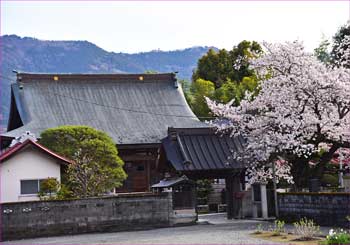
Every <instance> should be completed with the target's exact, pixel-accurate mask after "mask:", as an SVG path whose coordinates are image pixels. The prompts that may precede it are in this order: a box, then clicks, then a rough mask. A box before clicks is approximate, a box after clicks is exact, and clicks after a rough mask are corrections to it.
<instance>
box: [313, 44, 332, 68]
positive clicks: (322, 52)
mask: <svg viewBox="0 0 350 245" xmlns="http://www.w3.org/2000/svg"><path fill="white" fill-rule="evenodd" d="M329 46H330V43H329V41H328V40H327V39H324V40H322V41H321V43H320V45H319V46H318V47H317V48H315V50H314V51H315V55H316V57H317V58H318V59H319V60H320V61H322V62H323V63H325V64H329V63H330V59H331V57H330V54H329V52H328V48H329Z"/></svg>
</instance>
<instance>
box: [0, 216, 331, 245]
mask: <svg viewBox="0 0 350 245" xmlns="http://www.w3.org/2000/svg"><path fill="white" fill-rule="evenodd" d="M199 221H200V222H199V223H200V224H199V225H193V226H186V227H174V228H162V229H154V230H147V231H132V232H115V233H95V234H83V235H73V236H59V237H50V238H37V239H26V240H19V241H11V242H3V243H0V244H276V243H272V242H268V241H265V240H259V239H256V238H253V237H251V236H250V233H252V232H253V231H254V230H255V228H256V226H257V224H259V223H261V224H262V225H263V226H264V227H265V228H268V227H269V226H270V225H272V223H270V222H266V221H255V220H227V219H226V218H225V215H224V214H216V215H201V216H200V219H199ZM324 230H325V231H328V229H327V228H326V229H324Z"/></svg>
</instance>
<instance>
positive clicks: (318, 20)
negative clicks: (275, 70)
mask: <svg viewBox="0 0 350 245" xmlns="http://www.w3.org/2000/svg"><path fill="white" fill-rule="evenodd" d="M349 3H350V2H349V1H319V2H318V1H311V2H302V1H293V2H292V1H286V2H276V1H270V2H254V1H248V2H239V1H230V2H228V1H221V2H209V1H205V2H201V1H196V2H185V1H171V2H161V1H155V2H149V1H148V2H145V1H143V2H110V1H108V2H100V1H99V2H97V1H95V2H82V1H81V2H67V1H65V2H44V1H40V2H28V1H16V2H12V1H5V2H4V1H2V2H1V34H2V35H4V34H16V35H19V36H30V37H36V38H39V39H45V40H88V41H90V42H93V43H95V44H96V45H98V46H100V47H101V48H103V49H105V50H108V51H114V52H129V53H130V52H132V53H134V52H140V51H150V50H154V49H161V50H174V49H183V48H187V47H192V46H216V47H218V48H227V49H231V48H232V46H233V45H235V44H237V43H238V42H240V41H241V40H243V39H246V40H257V41H263V40H265V41H270V42H282V41H287V40H289V41H293V40H296V39H298V40H302V41H303V42H304V44H305V46H306V48H307V49H308V50H312V49H314V48H315V47H317V45H318V44H319V42H320V40H321V38H322V35H325V37H327V38H330V37H332V35H333V34H334V33H335V32H336V31H337V29H338V28H339V27H340V26H341V25H344V24H345V23H346V22H347V20H348V19H349V12H350V9H349V7H350V4H349Z"/></svg>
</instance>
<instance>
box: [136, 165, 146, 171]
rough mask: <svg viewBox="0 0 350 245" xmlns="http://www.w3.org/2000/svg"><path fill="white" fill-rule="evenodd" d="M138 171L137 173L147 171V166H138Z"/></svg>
mask: <svg viewBox="0 0 350 245" xmlns="http://www.w3.org/2000/svg"><path fill="white" fill-rule="evenodd" d="M136 170H137V171H140V172H141V171H145V166H143V164H140V165H138V166H137V167H136Z"/></svg>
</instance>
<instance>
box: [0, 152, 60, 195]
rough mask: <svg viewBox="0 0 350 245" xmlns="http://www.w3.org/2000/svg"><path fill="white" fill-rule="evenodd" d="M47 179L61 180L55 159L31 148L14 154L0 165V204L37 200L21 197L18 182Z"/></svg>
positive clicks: (58, 166)
mask: <svg viewBox="0 0 350 245" xmlns="http://www.w3.org/2000/svg"><path fill="white" fill-rule="evenodd" d="M48 177H54V178H57V180H58V181H60V180H61V174H60V165H59V164H58V163H57V161H56V160H55V159H53V158H51V157H49V156H47V155H45V154H44V153H42V152H40V151H39V150H37V149H33V148H31V147H28V148H27V149H23V150H21V151H20V152H17V153H15V155H14V156H12V157H11V158H9V159H7V160H6V161H4V162H3V163H1V164H0V178H1V179H0V182H1V187H0V189H1V190H0V191H1V192H0V202H18V201H30V200H38V199H39V198H38V196H37V195H21V190H20V188H21V185H20V180H30V179H46V178H48Z"/></svg>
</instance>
